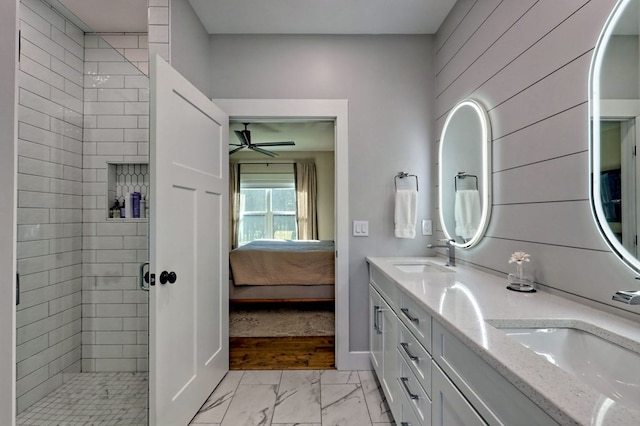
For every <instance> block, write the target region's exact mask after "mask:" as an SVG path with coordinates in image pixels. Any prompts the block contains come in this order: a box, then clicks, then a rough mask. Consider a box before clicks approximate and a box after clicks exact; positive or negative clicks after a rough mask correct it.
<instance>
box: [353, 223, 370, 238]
mask: <svg viewBox="0 0 640 426" xmlns="http://www.w3.org/2000/svg"><path fill="white" fill-rule="evenodd" d="M353 236H354V237H368V236H369V221H368V220H354V221H353Z"/></svg>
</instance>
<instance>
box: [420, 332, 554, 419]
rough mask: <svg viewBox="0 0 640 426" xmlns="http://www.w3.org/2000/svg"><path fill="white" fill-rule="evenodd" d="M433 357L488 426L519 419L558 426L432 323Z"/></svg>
mask: <svg viewBox="0 0 640 426" xmlns="http://www.w3.org/2000/svg"><path fill="white" fill-rule="evenodd" d="M432 353H433V360H434V361H435V362H436V363H437V364H438V366H439V367H440V368H441V369H442V371H443V372H444V373H446V375H447V376H448V378H449V379H450V380H451V382H453V384H454V385H455V386H456V387H457V388H458V389H460V392H462V394H464V396H465V397H466V399H467V400H468V401H469V402H470V403H471V404H472V405H473V407H474V408H475V409H476V411H477V412H478V413H480V415H481V416H482V418H483V419H485V421H486V422H488V423H489V424H505V425H515V424H522V419H527V425H531V426H534V425H545V426H546V425H557V424H558V423H557V422H556V421H555V420H553V419H552V418H551V417H550V416H549V415H548V414H547V413H545V412H544V410H542V409H541V408H540V407H538V406H537V405H536V404H535V403H534V402H533V401H531V400H530V399H529V398H527V397H526V396H525V395H524V394H523V393H522V392H520V390H518V389H517V388H516V387H515V386H514V385H512V384H511V383H510V382H509V381H508V380H507V379H505V378H504V377H503V376H502V375H501V374H500V373H498V372H497V371H496V370H495V369H494V368H493V367H491V366H490V365H489V364H487V362H486V361H484V360H483V359H482V358H480V356H478V355H477V354H476V353H475V352H473V351H472V350H471V349H470V348H469V347H468V346H467V345H465V344H464V343H463V342H462V341H461V340H460V339H458V338H457V337H456V336H454V335H453V334H452V333H451V332H449V330H447V329H445V328H444V327H443V326H442V325H441V324H440V323H439V322H437V321H434V322H433V352H432ZM437 369H438V368H437V367H434V368H433V370H437ZM433 375H434V381H433V383H434V388H433V389H434V395H433V397H434V399H437V398H436V396H437V395H435V389H436V387H435V385H436V379H435V376H436V372H435V371H433Z"/></svg>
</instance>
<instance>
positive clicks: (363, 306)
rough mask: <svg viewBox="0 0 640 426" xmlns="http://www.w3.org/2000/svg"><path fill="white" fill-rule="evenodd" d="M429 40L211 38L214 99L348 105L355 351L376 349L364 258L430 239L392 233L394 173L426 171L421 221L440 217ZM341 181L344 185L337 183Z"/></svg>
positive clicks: (401, 251)
mask: <svg viewBox="0 0 640 426" xmlns="http://www.w3.org/2000/svg"><path fill="white" fill-rule="evenodd" d="M432 44H433V37H431V36H212V38H211V52H212V63H211V72H210V75H211V81H212V83H211V91H212V96H213V97H214V98H279V99H300V98H303V99H304V98H309V99H316V98H319V99H327V98H328V99H348V101H349V196H350V200H349V215H350V217H349V220H354V219H358V220H368V221H369V237H368V238H364V237H358V238H353V237H350V238H351V241H350V242H349V245H350V253H349V263H350V277H349V286H350V296H349V297H350V316H351V318H350V330H351V331H350V336H351V337H350V338H351V342H350V350H352V351H362V350H366V349H367V347H368V336H367V333H366V329H367V316H366V312H368V310H367V304H368V301H367V300H368V298H367V291H368V288H367V283H368V276H367V268H366V263H365V257H366V256H395V255H399V256H401V255H425V254H426V248H425V247H426V245H427V243H428V237H422V236H418V237H416V239H414V240H407V239H402V240H401V239H396V238H394V236H393V191H394V179H393V178H394V176H395V174H396V173H397V172H399V171H407V172H409V173H413V174H416V175H418V177H419V179H420V188H421V193H420V201H419V207H418V209H419V210H418V218H425V217H428V216H429V214H431V212H432V211H433V209H432V207H433V206H432V205H431V204H430V199H431V197H430V190H429V188H431V187H432V185H433V182H432V181H431V173H430V172H429V168H430V165H431V163H432V162H433V161H432V158H431V157H430V156H431V155H432V154H431V150H430V146H432V145H433V143H434V141H433V136H432V135H433V129H432V123H433V98H434V94H433V90H432V88H433V78H434V75H433V60H432V58H433V52H432ZM340 184H341V183H340V182H338V185H340Z"/></svg>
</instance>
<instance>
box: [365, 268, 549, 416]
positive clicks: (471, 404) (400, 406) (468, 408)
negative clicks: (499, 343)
mask: <svg viewBox="0 0 640 426" xmlns="http://www.w3.org/2000/svg"><path fill="white" fill-rule="evenodd" d="M369 271H370V280H369V281H370V283H369V293H370V307H371V310H370V324H371V328H370V330H369V332H370V351H371V355H370V357H371V362H372V364H373V367H374V369H375V372H376V375H377V377H378V380H379V381H380V383H381V385H382V388H383V391H384V394H385V396H386V398H387V401H388V403H389V408H390V409H391V412H392V414H393V417H394V419H395V421H396V424H397V425H400V426H409V425H410V426H428V425H432V424H433V425H437V426H483V425H517V424H527V425H528V426H529V425H531V426H533V425H545V426H546V425H557V424H558V423H557V422H555V421H554V420H553V419H552V418H551V417H550V416H549V415H548V414H546V413H545V412H544V411H543V410H542V409H541V408H539V407H538V406H537V405H536V404H534V403H533V402H532V401H531V400H530V399H528V398H527V397H526V396H525V395H524V394H523V393H522V392H520V390H518V389H517V388H516V387H515V386H514V385H512V384H511V383H510V382H509V381H508V380H507V379H505V378H504V377H503V376H502V375H501V374H499V373H498V372H497V371H496V370H495V369H494V368H492V367H491V366H490V365H489V364H488V363H487V362H486V361H484V360H483V359H482V358H481V357H480V356H479V355H478V354H476V353H475V352H474V351H473V350H472V349H471V348H470V347H469V346H467V345H466V344H465V343H464V342H463V341H462V340H460V339H459V338H458V337H456V336H455V335H454V334H453V333H451V332H450V331H449V330H447V329H446V328H445V327H444V326H443V325H442V324H441V323H440V322H439V317H438V315H435V316H434V317H433V318H432V317H431V315H430V313H429V311H428V310H427V309H426V307H425V306H424V305H423V304H421V303H420V302H418V301H416V299H414V298H413V297H411V296H409V293H408V292H406V291H405V290H404V289H403V287H402V286H401V285H400V284H398V283H397V282H395V281H394V280H391V279H389V278H388V277H387V275H385V274H383V273H382V272H381V270H379V269H378V268H377V267H376V266H375V265H370V269H369ZM525 419H526V423H523V421H524V420H525Z"/></svg>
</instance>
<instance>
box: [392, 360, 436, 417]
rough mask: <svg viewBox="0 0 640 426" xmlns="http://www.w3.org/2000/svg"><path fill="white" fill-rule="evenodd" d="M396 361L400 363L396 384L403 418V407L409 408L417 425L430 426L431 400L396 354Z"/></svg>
mask: <svg viewBox="0 0 640 426" xmlns="http://www.w3.org/2000/svg"><path fill="white" fill-rule="evenodd" d="M398 360H399V362H400V366H399V367H400V368H399V369H398V371H399V376H398V384H399V387H400V389H401V392H402V394H401V395H402V396H401V403H402V408H403V409H402V412H403V417H406V416H405V414H404V413H405V412H406V410H405V406H409V407H411V409H412V410H413V414H414V415H415V417H416V418H417V419H418V425H430V424H431V399H430V398H429V396H428V395H427V393H426V392H425V390H424V389H423V388H422V386H421V385H420V383H419V381H418V379H417V378H416V376H415V375H414V374H413V371H412V370H411V368H410V367H409V365H408V364H407V363H406V362H405V360H404V358H403V357H402V356H401V355H400V354H398ZM429 387H431V386H429Z"/></svg>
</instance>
